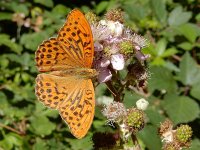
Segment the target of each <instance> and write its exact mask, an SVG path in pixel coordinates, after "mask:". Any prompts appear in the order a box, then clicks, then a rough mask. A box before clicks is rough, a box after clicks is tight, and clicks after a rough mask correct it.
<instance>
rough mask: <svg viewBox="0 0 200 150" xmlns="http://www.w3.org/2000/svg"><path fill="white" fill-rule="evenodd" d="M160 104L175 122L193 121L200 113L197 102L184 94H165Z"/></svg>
mask: <svg viewBox="0 0 200 150" xmlns="http://www.w3.org/2000/svg"><path fill="white" fill-rule="evenodd" d="M162 106H163V108H164V110H165V111H166V113H167V114H168V116H169V118H170V119H171V120H172V121H173V122H174V123H175V124H179V123H187V122H190V121H193V120H194V119H196V118H197V117H199V114H200V110H199V106H198V104H197V103H196V102H195V101H194V100H193V99H191V98H189V97H186V96H181V97H180V96H177V95H167V96H166V97H165V100H164V101H163V103H162Z"/></svg>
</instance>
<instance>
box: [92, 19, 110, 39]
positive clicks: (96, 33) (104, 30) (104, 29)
mask: <svg viewBox="0 0 200 150" xmlns="http://www.w3.org/2000/svg"><path fill="white" fill-rule="evenodd" d="M104 24H105V23H104V21H102V20H101V21H100V22H99V23H96V24H92V25H91V29H92V34H93V39H94V41H95V42H96V41H101V40H106V39H108V38H109V37H110V35H111V31H110V29H109V28H108V26H107V25H104Z"/></svg>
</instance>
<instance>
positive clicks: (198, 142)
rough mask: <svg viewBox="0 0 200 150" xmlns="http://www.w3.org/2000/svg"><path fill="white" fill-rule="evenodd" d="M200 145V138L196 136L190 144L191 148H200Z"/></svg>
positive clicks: (193, 149)
mask: <svg viewBox="0 0 200 150" xmlns="http://www.w3.org/2000/svg"><path fill="white" fill-rule="evenodd" d="M199 147H200V140H199V139H197V138H195V139H193V140H192V144H191V146H190V150H199Z"/></svg>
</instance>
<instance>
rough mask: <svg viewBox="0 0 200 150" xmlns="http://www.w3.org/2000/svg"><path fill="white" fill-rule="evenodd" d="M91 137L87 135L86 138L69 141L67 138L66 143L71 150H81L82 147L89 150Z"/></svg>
mask: <svg viewBox="0 0 200 150" xmlns="http://www.w3.org/2000/svg"><path fill="white" fill-rule="evenodd" d="M91 138H92V137H91V135H90V134H87V136H86V137H84V138H83V139H70V138H67V139H66V141H67V142H69V144H70V145H71V150H82V149H83V145H84V149H87V150H91V149H92V148H93V145H92V141H91Z"/></svg>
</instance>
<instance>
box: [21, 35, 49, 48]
mask: <svg viewBox="0 0 200 150" xmlns="http://www.w3.org/2000/svg"><path fill="white" fill-rule="evenodd" d="M47 38H48V36H47V34H46V33H45V32H40V33H39V32H36V33H28V34H23V35H22V37H21V39H20V43H21V44H23V45H24V46H25V47H26V48H27V49H30V50H33V51H35V50H36V49H37V47H38V45H39V44H41V43H42V41H43V40H44V39H47Z"/></svg>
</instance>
